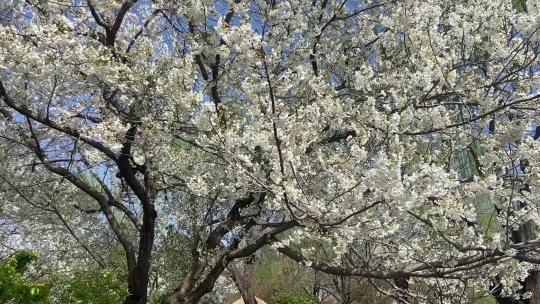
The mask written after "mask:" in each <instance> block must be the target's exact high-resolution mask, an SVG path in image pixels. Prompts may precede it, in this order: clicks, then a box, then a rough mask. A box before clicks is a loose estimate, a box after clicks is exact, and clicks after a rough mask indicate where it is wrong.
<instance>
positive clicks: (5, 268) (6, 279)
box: [0, 251, 49, 304]
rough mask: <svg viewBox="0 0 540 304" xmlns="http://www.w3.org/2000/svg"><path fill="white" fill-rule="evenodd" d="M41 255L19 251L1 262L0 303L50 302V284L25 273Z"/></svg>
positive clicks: (32, 303) (30, 303)
mask: <svg viewBox="0 0 540 304" xmlns="http://www.w3.org/2000/svg"><path fill="white" fill-rule="evenodd" d="M38 257H39V256H38V255H37V254H36V253H35V252H32V251H19V252H17V253H15V254H13V255H12V256H10V257H9V258H8V259H7V261H5V262H0V303H1V304H3V303H9V302H14V303H17V304H27V303H28V304H42V303H49V301H48V295H49V285H48V284H47V283H44V282H37V281H33V280H31V279H28V278H26V277H25V276H24V273H25V272H26V270H27V269H28V266H29V265H30V263H32V262H33V261H35V260H37V258H38Z"/></svg>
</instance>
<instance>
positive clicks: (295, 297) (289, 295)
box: [270, 292, 317, 304]
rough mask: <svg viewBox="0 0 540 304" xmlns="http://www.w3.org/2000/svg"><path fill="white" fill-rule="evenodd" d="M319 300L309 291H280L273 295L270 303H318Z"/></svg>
mask: <svg viewBox="0 0 540 304" xmlns="http://www.w3.org/2000/svg"><path fill="white" fill-rule="evenodd" d="M316 303H317V300H316V299H315V298H314V297H313V296H312V295H310V294H307V293H294V292H280V293H276V294H274V295H273V296H272V299H271V300H270V304H316Z"/></svg>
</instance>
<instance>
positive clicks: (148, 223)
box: [124, 204, 156, 304]
mask: <svg viewBox="0 0 540 304" xmlns="http://www.w3.org/2000/svg"><path fill="white" fill-rule="evenodd" d="M155 219H156V211H155V210H154V207H153V205H152V204H147V205H146V206H145V209H144V213H143V225H142V227H141V229H140V238H139V254H138V258H137V264H136V266H135V269H133V270H132V271H130V273H129V278H128V280H129V281H128V282H129V283H128V291H129V295H128V297H127V298H126V300H125V301H124V303H125V304H146V303H147V302H148V284H149V281H150V260H151V257H152V249H153V246H154V228H155Z"/></svg>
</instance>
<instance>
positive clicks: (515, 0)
mask: <svg viewBox="0 0 540 304" xmlns="http://www.w3.org/2000/svg"><path fill="white" fill-rule="evenodd" d="M512 4H513V5H514V8H515V9H516V10H517V11H518V12H527V5H526V4H525V0H512Z"/></svg>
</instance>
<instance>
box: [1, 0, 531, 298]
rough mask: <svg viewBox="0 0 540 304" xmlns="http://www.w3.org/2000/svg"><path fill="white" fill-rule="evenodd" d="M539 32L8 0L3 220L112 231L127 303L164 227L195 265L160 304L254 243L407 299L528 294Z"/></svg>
mask: <svg viewBox="0 0 540 304" xmlns="http://www.w3.org/2000/svg"><path fill="white" fill-rule="evenodd" d="M539 16H540V3H539V2H538V1H527V2H526V3H525V1H511V0H495V1H494V0H478V1H445V0H426V1H414V0H388V1H381V0H365V1H361V0H321V1H319V0H313V1H301V0H289V1H279V0H251V1H243V0H185V1H162V0H155V1H152V0H144V1H143V0H139V1H137V0H126V1H119V0H111V1H98V0H87V1H74V0H73V1H68V0H55V1H52V0H43V1H34V0H32V1H22V0H12V1H7V2H3V3H2V4H0V24H1V25H0V97H1V100H2V104H1V108H0V110H1V117H2V118H1V121H2V125H1V128H2V135H1V143H2V153H3V156H4V159H5V163H4V168H3V169H2V189H4V190H3V196H2V198H3V201H4V202H5V203H4V205H3V206H2V208H3V209H4V212H6V213H10V214H14V215H16V214H23V213H22V212H23V210H34V213H35V210H38V211H39V210H41V211H39V212H37V213H38V214H39V213H40V212H49V211H51V210H52V211H51V212H54V211H55V210H56V212H59V211H58V210H61V212H69V217H62V216H60V218H63V221H65V222H64V224H65V226H66V227H70V231H69V232H70V235H71V236H72V237H75V238H77V235H79V234H81V233H82V230H81V229H83V228H84V227H89V229H90V228H91V229H97V230H101V231H107V232H111V233H112V234H113V236H114V237H113V239H114V240H115V242H118V243H119V244H120V246H121V247H122V249H123V252H124V254H125V264H126V269H127V272H128V274H129V275H128V287H129V296H128V298H127V299H126V303H146V301H147V299H148V288H149V280H150V278H149V272H150V269H151V267H152V263H153V259H152V256H153V253H154V252H155V250H156V248H158V247H159V246H161V243H162V240H163V238H164V237H165V235H166V233H165V231H166V230H167V229H174V230H176V231H179V232H180V233H181V234H182V235H185V236H188V237H189V240H190V242H189V246H188V247H189V248H176V250H183V251H189V252H190V254H191V260H192V261H191V265H190V268H189V271H188V272H187V274H186V275H185V276H184V277H183V278H182V277H178V278H177V284H176V286H177V289H176V290H174V291H173V292H171V293H170V295H169V296H168V298H167V300H166V302H167V303H195V302H197V301H198V300H200V299H201V297H202V296H204V295H205V294H207V293H208V292H210V291H211V290H212V288H213V287H214V285H215V283H216V281H217V280H218V278H219V277H220V276H221V275H222V274H223V272H224V271H225V270H226V268H227V266H228V265H229V263H231V262H232V261H234V260H237V259H241V258H244V257H248V256H250V255H253V254H254V253H256V252H257V251H258V250H259V249H260V248H262V247H263V246H265V245H272V246H273V247H274V248H276V249H277V250H279V251H280V252H281V253H283V254H285V255H286V256H289V257H290V258H292V259H294V260H296V261H298V262H300V263H304V264H305V265H308V266H310V267H313V268H315V269H317V270H318V271H322V272H326V273H330V274H339V275H350V276H361V277H365V278H370V279H378V280H389V282H395V284H396V285H397V286H398V287H399V288H400V289H401V290H402V291H403V293H407V294H408V295H407V296H412V295H416V296H417V297H418V300H419V301H427V300H425V299H426V297H427V293H423V291H425V290H427V289H429V288H428V287H429V286H438V288H439V292H440V294H441V295H443V294H444V295H445V296H444V297H443V298H447V299H451V298H452V295H455V294H457V293H461V292H462V288H464V286H468V288H472V289H474V290H482V291H485V292H489V287H491V288H492V289H491V291H492V292H493V293H494V294H496V295H497V296H501V297H504V296H512V295H515V296H520V295H521V294H522V295H524V296H527V295H526V294H524V293H523V292H521V294H520V292H519V290H520V288H521V284H520V281H523V280H525V279H526V278H528V277H530V276H531V275H532V274H534V272H533V270H534V267H535V266H534V265H535V264H537V262H539V261H540V260H539V258H540V257H539V256H538V249H540V248H539V245H540V243H539V242H538V240H537V237H536V233H535V231H536V226H537V222H538V210H537V206H538V203H539V200H540V191H539V189H540V188H539V187H540V178H539V177H540V145H539V143H538V142H537V141H536V139H537V138H538V137H539V136H540V131H539V129H538V127H537V124H538V117H539V116H538V104H539V101H540V93H539V92H538V84H539V79H540V78H539V72H538V63H539V60H538V55H539V53H540V46H539V40H538V38H539V37H540V36H539V33H538V27H539V25H540V18H539ZM81 195H84V196H85V199H84V201H85V203H84V204H82V202H80V201H75V200H74V198H77V197H80V196H81ZM44 202H46V204H45V203H44ZM44 206H45V207H46V208H45V209H43V207H44ZM37 207H42V208H37ZM36 208H37V209H36ZM32 219H33V218H30V220H32ZM90 223H91V225H90ZM96 227H98V228H96ZM26 230H28V231H30V232H31V231H32V227H27V229H26ZM77 241H78V244H80V245H81V250H82V251H83V252H86V254H88V255H90V256H91V257H92V258H94V259H95V260H96V261H99V259H100V257H99V253H98V252H95V251H93V250H92V248H90V247H89V246H87V245H86V246H83V245H84V244H85V243H87V242H88V240H86V239H84V238H82V239H79V240H77ZM306 244H309V246H307V245H306ZM84 247H86V248H84ZM320 248H326V250H329V249H331V254H330V255H326V257H327V258H322V257H321V255H317V254H315V252H316V251H319V250H320ZM344 257H347V261H348V262H347V264H344V263H342V262H341V261H343V258H344ZM400 282H401V285H400V284H398V283H400ZM403 283H405V284H403ZM529 291H533V290H529ZM381 292H384V290H382V289H381ZM533 293H534V291H533ZM422 299H424V300H422ZM448 301H450V300H448ZM452 303H456V302H452Z"/></svg>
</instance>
